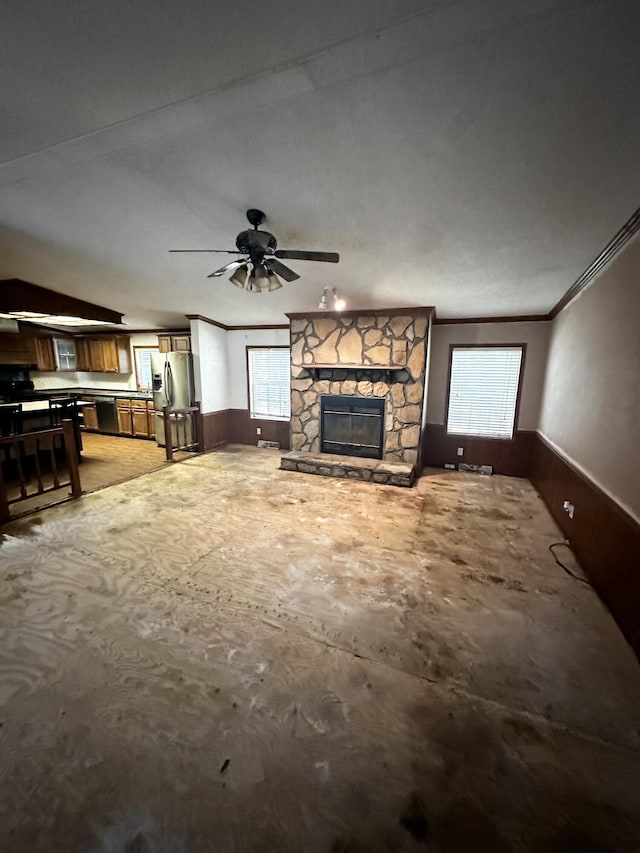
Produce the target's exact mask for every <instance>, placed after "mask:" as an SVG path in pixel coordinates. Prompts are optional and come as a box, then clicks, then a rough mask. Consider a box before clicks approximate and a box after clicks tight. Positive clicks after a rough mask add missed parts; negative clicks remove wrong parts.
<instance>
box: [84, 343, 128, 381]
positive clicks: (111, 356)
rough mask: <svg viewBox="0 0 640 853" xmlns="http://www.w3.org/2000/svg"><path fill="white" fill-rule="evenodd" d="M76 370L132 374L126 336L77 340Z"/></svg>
mask: <svg viewBox="0 0 640 853" xmlns="http://www.w3.org/2000/svg"><path fill="white" fill-rule="evenodd" d="M76 369H77V370H83V371H88V372H90V373H131V348H130V346H129V338H128V337H127V336H126V335H116V336H114V337H111V336H108V335H100V337H98V336H96V337H81V338H76Z"/></svg>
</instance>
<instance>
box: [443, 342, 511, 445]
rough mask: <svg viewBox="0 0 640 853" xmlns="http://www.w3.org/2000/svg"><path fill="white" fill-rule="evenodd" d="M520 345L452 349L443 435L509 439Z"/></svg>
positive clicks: (458, 347) (457, 347) (456, 347)
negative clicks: (445, 423) (445, 433)
mask: <svg viewBox="0 0 640 853" xmlns="http://www.w3.org/2000/svg"><path fill="white" fill-rule="evenodd" d="M524 350H525V347H524V345H523V344H513V345H509V346H500V347H491V346H487V347H483V346H467V347H465V346H452V347H451V354H450V358H451V360H450V369H449V405H448V411H447V432H448V433H452V434H454V435H479V436H487V437H489V438H507V439H509V438H513V430H514V426H515V418H516V410H517V404H518V397H519V389H520V374H521V366H522V361H523V358H524Z"/></svg>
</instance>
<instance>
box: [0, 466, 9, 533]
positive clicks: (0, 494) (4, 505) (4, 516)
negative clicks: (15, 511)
mask: <svg viewBox="0 0 640 853" xmlns="http://www.w3.org/2000/svg"><path fill="white" fill-rule="evenodd" d="M10 518H11V512H10V510H9V499H8V497H7V487H6V484H5V482H4V474H3V471H2V463H0V524H4V523H5V521H9V520H10Z"/></svg>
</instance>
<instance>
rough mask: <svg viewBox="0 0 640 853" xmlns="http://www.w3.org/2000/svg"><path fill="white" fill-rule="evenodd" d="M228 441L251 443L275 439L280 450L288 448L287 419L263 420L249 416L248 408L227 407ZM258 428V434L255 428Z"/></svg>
mask: <svg viewBox="0 0 640 853" xmlns="http://www.w3.org/2000/svg"><path fill="white" fill-rule="evenodd" d="M229 418H230V423H229V429H230V435H231V438H230V441H232V442H234V443H235V444H253V446H254V447H255V445H256V444H257V443H258V441H260V440H262V441H277V442H278V444H279V445H280V449H281V450H289V421H263V420H259V419H258V418H252V417H250V416H249V410H248V409H229ZM257 429H260V430H261V434H260V435H258V434H257V432H256V430H257Z"/></svg>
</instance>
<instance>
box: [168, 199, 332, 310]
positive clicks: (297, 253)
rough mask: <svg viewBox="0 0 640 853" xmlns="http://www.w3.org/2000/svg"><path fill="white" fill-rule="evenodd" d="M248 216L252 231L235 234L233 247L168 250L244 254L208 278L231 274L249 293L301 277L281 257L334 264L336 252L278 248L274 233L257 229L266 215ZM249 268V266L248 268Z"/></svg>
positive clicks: (250, 212) (254, 213) (253, 212)
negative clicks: (281, 279) (231, 248)
mask: <svg viewBox="0 0 640 853" xmlns="http://www.w3.org/2000/svg"><path fill="white" fill-rule="evenodd" d="M247 219H248V220H249V222H250V224H251V225H253V230H251V229H247V230H246V231H241V232H240V233H239V234H238V236H237V237H236V249H235V250H230V249H169V251H170V252H215V253H223V254H227V255H242V256H243V257H242V258H240V259H238V260H235V261H230V262H229V263H228V264H225V265H224V266H223V267H220V269H219V270H216V271H215V272H212V273H210V274H209V275H208V276H207V278H217V277H218V276H222V275H224V274H225V273H228V272H231V273H233V274H232V275H231V276H230V278H229V281H230V282H231V283H232V284H235V286H236V287H241V288H243V289H245V290H247V291H248V292H249V293H261V292H262V291H263V290H267V291H273V290H278V289H279V288H281V287H282V283H281V281H280V280H279V278H278V276H280V277H281V278H283V279H284V280H285V281H295V280H296V279H297V278H300V276H299V275H298V273H296V272H294V271H293V270H292V269H290V268H289V267H287V266H285V265H284V264H283V263H281V262H280V260H281V259H282V260H292V261H293V260H295V261H323V262H325V263H329V264H337V263H338V261H339V260H340V256H339V255H338V254H337V252H305V251H301V250H293V249H291V250H289V249H278V242H277V240H276V238H275V237H274V236H273V234H270V233H269V232H268V231H260V230H259V228H258V226H259V225H262V223H263V222H264V221H265V219H266V216H265V214H264V213H263V212H262V211H261V210H256V209H255V208H251V209H250V210H247ZM250 268H251V269H250Z"/></svg>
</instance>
